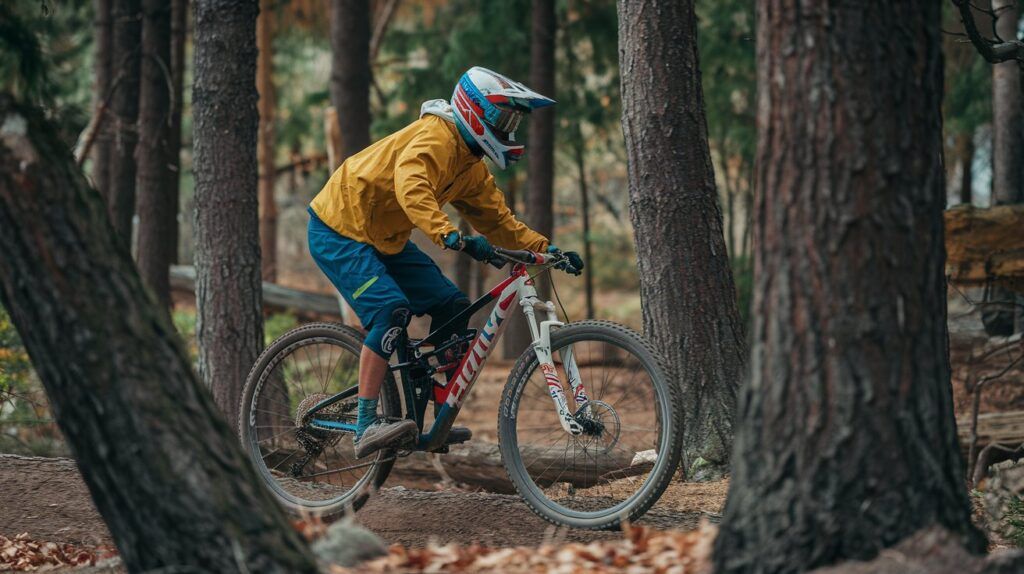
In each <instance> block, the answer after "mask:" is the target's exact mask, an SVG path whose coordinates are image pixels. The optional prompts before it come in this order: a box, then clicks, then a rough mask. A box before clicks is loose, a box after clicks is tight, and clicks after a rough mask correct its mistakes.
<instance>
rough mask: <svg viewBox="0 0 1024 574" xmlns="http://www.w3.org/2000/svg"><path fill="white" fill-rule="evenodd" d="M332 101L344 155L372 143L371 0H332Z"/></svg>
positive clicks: (358, 150)
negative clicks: (336, 115) (336, 114)
mask: <svg viewBox="0 0 1024 574" xmlns="http://www.w3.org/2000/svg"><path fill="white" fill-rule="evenodd" d="M330 18H331V52H332V56H331V105H333V106H334V109H335V110H337V113H338V127H339V129H340V131H341V142H342V157H341V158H340V160H341V161H345V158H347V157H348V156H350V155H353V154H355V153H358V152H360V151H362V150H363V148H365V147H367V146H368V145H370V119H371V118H370V82H371V73H372V72H371V70H370V35H371V33H372V27H371V25H370V1H369V0H331V14H330Z"/></svg>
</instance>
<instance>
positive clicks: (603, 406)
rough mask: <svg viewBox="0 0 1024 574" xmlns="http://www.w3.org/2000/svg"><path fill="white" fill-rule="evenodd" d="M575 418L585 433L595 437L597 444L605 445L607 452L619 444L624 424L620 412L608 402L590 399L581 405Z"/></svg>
mask: <svg viewBox="0 0 1024 574" xmlns="http://www.w3.org/2000/svg"><path fill="white" fill-rule="evenodd" d="M573 418H575V419H576V421H577V422H579V423H580V426H582V427H583V434H584V435H587V436H592V437H594V438H595V439H596V440H595V443H596V444H595V446H601V447H603V449H604V451H605V452H607V451H609V450H611V449H613V448H615V445H616V444H618V442H619V433H620V432H621V426H622V425H621V421H620V420H619V414H618V413H616V412H615V408H614V407H612V406H611V405H609V404H608V403H606V402H604V401H598V400H588V401H586V402H584V403H582V404H580V405H579V407H578V408H577V409H576V414H575V415H574V416H573Z"/></svg>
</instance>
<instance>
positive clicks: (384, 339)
mask: <svg viewBox="0 0 1024 574" xmlns="http://www.w3.org/2000/svg"><path fill="white" fill-rule="evenodd" d="M379 317H380V319H379V320H377V321H374V324H373V325H372V326H371V327H370V331H369V332H368V333H366V341H365V343H364V344H365V345H366V346H367V347H369V348H370V350H371V351H373V352H374V353H377V354H378V355H379V356H381V357H383V358H384V360H388V359H390V358H391V354H392V353H394V352H395V347H396V345H397V344H398V340H399V339H400V338H401V335H402V332H404V331H405V328H406V327H408V326H409V321H410V320H412V312H411V311H410V310H409V307H407V306H406V305H398V306H395V307H392V308H391V309H390V310H385V311H383V312H382V313H380V315H379Z"/></svg>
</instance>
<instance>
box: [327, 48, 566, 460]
mask: <svg viewBox="0 0 1024 574" xmlns="http://www.w3.org/2000/svg"><path fill="white" fill-rule="evenodd" d="M554 103H555V102H554V100H551V99H550V98H547V97H545V96H542V95H540V94H538V93H537V92H534V91H533V90H530V89H529V88H527V87H526V86H524V85H523V84H521V83H519V82H514V81H512V80H510V79H508V78H506V77H505V76H502V75H500V74H497V73H495V72H492V71H490V70H487V69H485V68H481V67H474V68H472V69H470V70H469V71H468V72H466V73H465V74H463V75H462V77H461V78H460V80H459V82H458V84H457V85H456V86H455V92H454V94H453V95H452V99H451V102H450V103H449V102H446V101H444V100H440V99H438V100H430V101H427V102H424V103H423V105H422V106H421V108H420V118H419V119H418V120H416V121H415V122H413V123H412V124H410V125H408V126H406V127H405V128H403V129H401V130H399V131H398V132H395V133H393V134H391V135H390V136H387V137H385V138H384V139H382V140H380V141H378V142H377V143H375V144H373V145H371V146H370V147H368V148H366V149H364V150H363V151H361V152H359V153H357V154H355V155H353V156H351V157H349V158H348V159H346V160H345V162H344V163H342V164H341V166H340V167H339V168H338V169H337V170H336V171H335V172H334V174H333V175H331V178H330V179H329V180H328V182H327V184H326V185H325V186H324V188H323V189H322V190H321V191H320V193H319V194H318V195H317V196H316V197H315V198H314V199H313V201H312V202H311V203H310V207H309V213H310V221H309V230H308V236H309V248H310V253H311V254H312V256H313V259H314V260H315V261H316V263H317V265H318V266H319V267H320V269H321V270H322V271H323V272H324V274H325V275H327V277H328V278H329V279H330V280H331V283H333V284H334V286H335V287H336V288H337V289H338V291H339V292H340V293H341V295H342V296H343V297H344V298H345V300H346V301H347V302H348V304H349V305H350V306H351V307H352V309H353V310H354V311H355V312H356V314H357V315H358V316H359V320H360V322H361V323H362V324H363V327H364V328H365V329H366V330H367V334H366V338H365V340H364V344H363V348H362V351H361V353H360V358H359V397H358V415H357V416H358V419H357V423H356V432H355V436H354V437H353V446H354V448H355V456H356V457H357V458H362V457H364V456H367V455H369V454H371V453H373V452H376V451H378V450H380V449H381V448H384V447H387V446H391V445H394V444H396V443H397V442H400V441H402V440H405V439H407V438H408V437H411V436H414V435H415V433H416V432H417V427H416V423H415V422H414V421H412V420H410V419H405V420H402V421H399V422H387V421H384V420H377V401H378V397H379V393H380V387H381V384H382V383H383V381H384V377H385V375H386V374H387V370H388V361H389V359H390V357H391V355H392V353H393V352H394V350H395V344H396V342H397V341H398V340H399V339H400V338H401V335H402V333H403V331H404V329H405V328H406V326H407V325H408V324H409V320H410V319H411V317H412V315H422V314H427V315H430V317H431V330H432V331H433V330H434V329H436V328H437V327H438V326H440V325H443V324H444V323H446V322H447V321H448V320H449V319H451V318H452V317H454V316H455V315H456V314H458V313H459V312H460V311H462V310H464V309H465V308H467V307H468V306H469V299H468V298H467V297H466V295H465V294H464V293H462V292H461V291H460V290H459V289H458V288H457V287H456V286H455V285H454V284H453V283H452V282H451V281H450V280H449V279H448V278H447V277H445V276H444V275H443V274H442V273H441V270H440V269H439V268H438V266H437V264H436V263H434V261H433V260H431V259H430V257H428V256H427V255H426V254H424V253H423V252H422V251H420V250H419V248H417V247H416V245H415V244H414V243H412V242H410V241H409V237H410V235H411V233H412V230H413V228H414V227H418V228H419V229H420V230H421V231H423V233H425V234H426V236H427V237H428V238H429V239H430V240H431V241H433V242H434V243H436V244H438V245H439V246H441V247H443V248H445V249H451V250H457V251H462V252H464V253H466V254H468V255H469V256H471V257H473V258H474V259H476V260H478V261H482V262H486V261H488V260H490V259H491V258H492V257H493V256H494V249H493V247H492V243H493V244H495V245H498V246H500V247H504V248H506V249H527V250H531V251H544V250H548V251H549V252H557V251H558V250H557V248H556V247H555V246H554V245H551V243H550V242H549V241H548V239H547V238H546V237H544V236H543V235H541V234H539V233H537V232H536V231H533V230H532V229H530V228H529V227H527V226H526V225H525V224H523V223H522V222H520V221H519V220H517V219H516V218H515V216H513V215H512V212H511V211H510V210H509V208H508V206H507V205H506V204H505V200H504V196H503V194H502V192H501V191H500V190H499V189H498V188H497V186H496V185H495V183H494V176H492V175H491V173H490V171H489V170H488V168H487V166H486V165H485V164H484V162H483V161H481V160H482V159H483V156H485V155H486V156H487V157H488V158H490V159H491V161H493V162H494V163H495V164H496V165H497V166H498V167H499V168H501V169H505V168H506V167H507V166H508V165H510V164H512V163H514V162H515V161H517V160H518V159H519V158H520V157H521V156H522V153H523V150H524V147H525V146H523V145H522V144H519V143H517V142H516V141H515V130H516V128H517V127H518V126H519V123H520V121H521V120H522V118H523V116H524V115H526V114H529V113H530V112H531V111H532V110H534V109H537V108H542V107H545V106H550V105H553V104H554ZM446 203H451V204H452V206H454V207H455V209H456V210H458V211H459V213H460V214H461V215H462V217H464V218H465V219H466V220H467V221H468V222H469V223H470V224H471V225H472V226H473V227H474V228H475V229H476V230H477V231H478V232H479V233H481V234H482V236H469V235H466V236H464V235H462V234H460V233H459V231H458V229H457V228H456V227H455V226H454V225H453V224H452V222H451V221H450V220H449V218H448V216H447V215H445V213H444V212H443V211H441V206H443V205H444V204H446ZM565 256H566V259H567V263H568V269H567V270H568V271H570V272H574V273H577V274H578V273H579V271H580V270H581V269H583V260H582V259H581V258H580V256H579V255H578V254H577V253H575V252H566V253H565ZM464 328H465V325H456V326H453V327H452V328H451V332H450V333H446V335H448V336H450V335H451V334H452V333H456V332H458V331H460V330H462V329H464ZM447 330H448V329H446V331H447Z"/></svg>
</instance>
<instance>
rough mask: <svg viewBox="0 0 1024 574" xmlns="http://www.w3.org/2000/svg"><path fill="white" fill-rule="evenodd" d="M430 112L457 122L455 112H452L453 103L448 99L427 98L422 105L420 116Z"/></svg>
mask: <svg viewBox="0 0 1024 574" xmlns="http://www.w3.org/2000/svg"><path fill="white" fill-rule="evenodd" d="M427 114H430V115H432V116H437V117H439V118H441V119H443V120H446V121H448V122H451V123H453V124H454V123H455V114H453V113H452V105H451V104H450V103H448V101H446V100H442V99H436V100H427V101H425V102H423V105H421V106H420V117H421V118H422V117H423V116H425V115H427Z"/></svg>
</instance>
